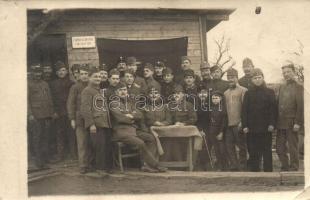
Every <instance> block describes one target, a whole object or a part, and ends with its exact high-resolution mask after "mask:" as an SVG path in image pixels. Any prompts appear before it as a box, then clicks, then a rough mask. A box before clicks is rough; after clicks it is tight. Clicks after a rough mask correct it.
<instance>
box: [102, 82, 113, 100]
mask: <svg viewBox="0 0 310 200" xmlns="http://www.w3.org/2000/svg"><path fill="white" fill-rule="evenodd" d="M104 96H105V98H106V99H107V101H108V102H110V101H111V100H113V99H112V98H113V96H115V87H114V86H112V85H110V86H109V87H108V88H107V89H106V90H105V91H104Z"/></svg>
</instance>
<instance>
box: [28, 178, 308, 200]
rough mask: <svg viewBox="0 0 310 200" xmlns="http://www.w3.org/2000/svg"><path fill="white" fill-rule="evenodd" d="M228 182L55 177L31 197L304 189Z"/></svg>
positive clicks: (34, 186) (33, 186) (35, 187)
mask: <svg viewBox="0 0 310 200" xmlns="http://www.w3.org/2000/svg"><path fill="white" fill-rule="evenodd" d="M242 181H243V182H239V183H236V180H232V179H227V178H225V180H219V179H208V178H204V179H191V178H184V177H177V178H176V177H173V178H164V177H147V178H146V177H136V176H127V177H126V178H118V177H109V176H107V177H103V178H93V177H87V176H63V175H61V176H55V177H50V178H45V179H42V180H39V181H34V182H31V183H29V196H38V195H76V194H82V195H89V194H163V193H202V192H208V193H213V192H243V191H246V192H254V191H255V192H259V191H264V192H266V191H268V192H276V191H294V190H301V189H303V185H280V184H279V183H278V182H275V181H264V182H262V181H254V180H249V181H244V180H242Z"/></svg>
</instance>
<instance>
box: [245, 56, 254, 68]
mask: <svg viewBox="0 0 310 200" xmlns="http://www.w3.org/2000/svg"><path fill="white" fill-rule="evenodd" d="M246 65H251V66H253V67H254V65H253V62H252V60H251V59H250V58H245V59H243V61H242V66H243V67H244V66H246Z"/></svg>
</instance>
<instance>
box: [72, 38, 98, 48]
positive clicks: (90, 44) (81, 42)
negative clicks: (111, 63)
mask: <svg viewBox="0 0 310 200" xmlns="http://www.w3.org/2000/svg"><path fill="white" fill-rule="evenodd" d="M95 47H96V38H95V36H80V37H72V48H73V49H76V48H95Z"/></svg>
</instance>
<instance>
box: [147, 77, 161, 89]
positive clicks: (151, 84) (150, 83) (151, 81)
mask: <svg viewBox="0 0 310 200" xmlns="http://www.w3.org/2000/svg"><path fill="white" fill-rule="evenodd" d="M145 82H146V87H147V90H146V91H148V90H149V89H151V88H156V90H158V91H161V85H160V84H159V83H158V82H157V81H155V79H154V78H153V77H149V78H146V79H145Z"/></svg>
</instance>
